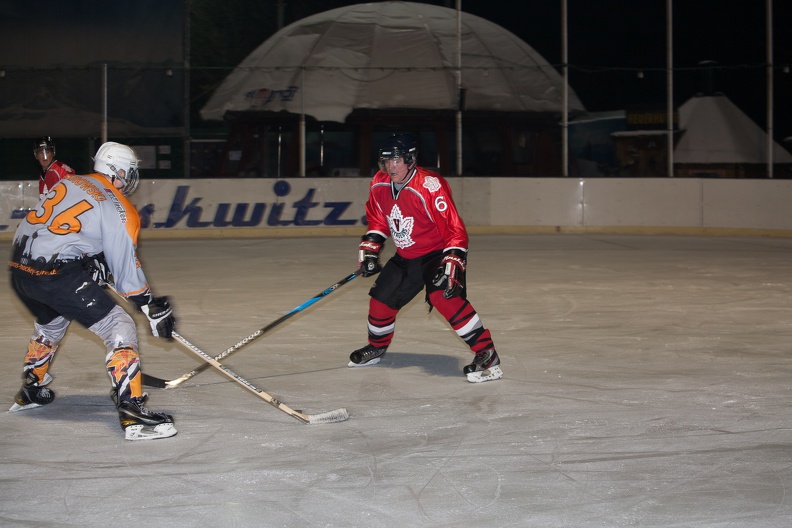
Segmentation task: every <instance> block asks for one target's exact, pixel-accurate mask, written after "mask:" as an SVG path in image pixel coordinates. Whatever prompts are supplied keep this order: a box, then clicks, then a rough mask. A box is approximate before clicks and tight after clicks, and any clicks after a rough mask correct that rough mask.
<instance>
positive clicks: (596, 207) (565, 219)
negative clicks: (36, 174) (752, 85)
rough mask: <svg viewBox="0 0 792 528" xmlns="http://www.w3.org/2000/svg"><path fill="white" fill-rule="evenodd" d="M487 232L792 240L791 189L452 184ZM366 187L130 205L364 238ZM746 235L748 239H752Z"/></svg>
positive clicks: (144, 193)
mask: <svg viewBox="0 0 792 528" xmlns="http://www.w3.org/2000/svg"><path fill="white" fill-rule="evenodd" d="M449 181H450V184H451V187H452V191H453V193H454V198H455V200H456V202H457V205H458V207H459V209H460V210H461V212H462V215H463V217H464V219H465V223H466V224H467V225H468V227H470V228H473V229H474V230H475V229H476V228H480V229H479V230H480V231H487V230H489V232H497V231H498V230H499V229H500V230H505V231H509V230H511V231H515V232H517V231H520V230H523V231H531V230H536V231H543V230H555V231H587V230H590V231H599V232H602V231H608V230H609V229H610V230H613V231H615V232H625V231H631V230H632V231H635V232H637V233H640V232H651V231H652V230H659V231H662V232H666V233H674V232H675V231H674V230H678V231H679V232H690V231H693V232H701V233H709V232H712V230H713V229H715V230H717V229H724V230H738V231H739V230H745V231H750V230H754V231H757V230H758V231H772V232H776V233H775V234H781V235H786V233H784V231H789V230H792V213H790V207H789V204H790V203H792V181H790V180H709V179H692V178H690V179H688V178H686V179H665V178H662V179H659V178H632V179H624V178H596V179H589V180H584V179H572V178H449ZM35 183H36V182H32V181H30V182H29V181H14V182H0V237H4V238H10V236H11V234H12V233H13V231H14V229H15V228H16V225H17V224H18V222H19V219H20V218H22V217H23V216H24V214H25V213H26V211H27V210H28V209H29V208H32V207H34V206H35V203H36V199H37V194H38V192H37V187H36V185H35ZM368 184H369V180H367V179H364V178H304V179H300V178H294V179H282V180H276V179H206V180H181V179H180V180H143V181H142V182H141V185H140V187H139V188H138V190H137V192H136V193H135V194H134V195H133V196H132V202H133V203H134V204H135V206H136V207H137V208H138V210H139V211H140V213H141V223H142V228H143V234H144V236H151V235H162V236H163V237H168V236H224V237H225V236H266V235H267V234H268V231H269V234H272V235H275V234H281V235H282V234H286V235H292V234H293V235H295V236H296V235H300V234H312V235H315V234H317V233H318V231H317V230H320V231H321V230H326V231H325V232H326V233H327V234H332V233H334V232H335V233H339V232H340V233H359V232H362V231H364V230H365V226H364V221H363V216H364V204H365V200H366V197H367V192H368ZM746 234H747V233H746Z"/></svg>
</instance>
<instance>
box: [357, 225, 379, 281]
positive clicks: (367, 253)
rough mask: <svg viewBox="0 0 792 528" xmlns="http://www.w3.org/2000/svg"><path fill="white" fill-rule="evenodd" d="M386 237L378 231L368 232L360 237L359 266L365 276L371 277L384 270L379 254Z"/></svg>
mask: <svg viewBox="0 0 792 528" xmlns="http://www.w3.org/2000/svg"><path fill="white" fill-rule="evenodd" d="M384 243H385V237H384V236H382V235H378V234H377V233H366V234H365V235H363V237H362V238H361V239H360V246H358V266H359V268H360V270H361V275H362V276H363V277H371V276H372V275H376V274H377V273H379V272H380V271H381V270H382V266H380V263H379V254H380V251H382V245H383V244H384Z"/></svg>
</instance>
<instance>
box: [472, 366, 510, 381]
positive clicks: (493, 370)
mask: <svg viewBox="0 0 792 528" xmlns="http://www.w3.org/2000/svg"><path fill="white" fill-rule="evenodd" d="M502 377H503V371H502V370H501V368H500V366H498V365H495V366H494V367H490V368H489V369H487V370H483V371H481V372H471V373H470V374H468V375H467V380H468V381H469V382H470V383H482V382H485V381H492V380H496V379H501V378H502Z"/></svg>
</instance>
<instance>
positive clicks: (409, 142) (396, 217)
mask: <svg viewBox="0 0 792 528" xmlns="http://www.w3.org/2000/svg"><path fill="white" fill-rule="evenodd" d="M417 155H418V149H417V145H416V142H415V139H414V138H413V137H412V136H410V135H409V134H394V135H393V136H391V137H390V138H389V139H388V140H387V141H386V142H385V144H384V145H383V146H382V148H381V149H380V150H379V167H380V170H379V171H378V172H377V173H376V174H375V175H374V177H373V178H372V180H371V185H370V192H369V197H368V201H367V202H366V221H367V222H368V231H367V232H366V234H365V235H363V237H362V239H361V242H360V246H359V251H358V262H359V265H360V270H361V275H362V276H363V277H370V276H372V275H376V274H377V273H379V277H377V279H376V281H375V282H374V285H373V286H372V287H371V290H370V291H369V296H370V297H371V298H370V299H369V311H368V344H367V345H366V346H364V347H363V348H360V349H358V350H355V351H354V352H352V354H351V355H350V356H349V360H350V361H349V366H350V367H362V366H367V365H374V364H376V363H378V362H379V361H380V359H382V357H383V356H384V355H385V352H386V351H387V349H388V346H389V345H390V344H391V341H392V340H393V335H394V330H395V324H396V315H397V314H398V313H399V310H401V309H402V308H403V307H404V306H406V305H407V303H409V302H410V301H411V300H412V299H414V298H415V296H416V295H418V293H420V292H421V291H422V290H423V289H424V288H426V302H427V303H428V304H429V306H430V309H431V308H434V309H436V310H437V311H438V313H440V314H441V315H442V316H443V317H444V318H445V319H446V320H447V321H448V323H449V324H450V325H451V327H452V328H453V329H454V330H455V331H456V333H457V335H459V337H461V338H462V339H463V340H464V341H465V343H467V345H468V346H469V347H470V350H471V351H472V352H473V353H474V354H475V355H474V358H473V361H472V362H471V363H470V364H469V365H467V366H466V367H465V368H464V369H463V373H464V374H465V375H466V376H467V380H468V381H470V382H471V383H480V382H483V381H490V380H497V379H500V378H501V377H503V371H502V370H501V367H500V359H499V358H498V353H497V352H496V351H495V345H494V343H493V342H492V335H491V334H490V331H489V330H488V329H487V328H485V327H484V325H483V324H482V322H481V320H480V319H479V316H478V313H476V310H475V309H474V308H473V305H471V304H470V301H468V299H467V288H466V281H465V269H466V266H467V252H468V235H467V229H466V228H465V224H464V222H463V221H462V218H461V217H460V216H459V212H458V211H457V208H456V205H455V204H454V200H453V198H452V197H451V188H450V187H449V185H448V182H446V180H445V179H443V177H442V176H440V175H439V174H437V173H436V172H432V171H430V170H427V169H425V168H423V167H420V166H418V165H417ZM388 237H390V238H391V239H393V243H394V245H395V246H396V253H395V255H394V256H393V257H391V259H390V260H388V262H387V263H386V264H385V266H384V267H383V266H380V262H379V254H380V252H381V251H382V248H383V245H384V244H385V240H386V239H387V238H388Z"/></svg>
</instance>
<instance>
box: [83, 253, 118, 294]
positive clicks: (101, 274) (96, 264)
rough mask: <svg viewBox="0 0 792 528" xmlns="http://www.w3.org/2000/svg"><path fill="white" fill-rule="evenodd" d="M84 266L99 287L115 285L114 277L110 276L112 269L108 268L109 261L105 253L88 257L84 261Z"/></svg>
mask: <svg viewBox="0 0 792 528" xmlns="http://www.w3.org/2000/svg"><path fill="white" fill-rule="evenodd" d="M82 266H83V269H84V270H85V272H86V273H88V275H90V276H91V279H93V281H94V282H95V283H96V284H98V285H99V286H102V287H104V286H107V285H108V284H112V283H113V276H112V275H111V274H110V269H109V268H108V267H107V260H105V256H104V253H97V254H96V255H86V256H84V257H83V259H82Z"/></svg>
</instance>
